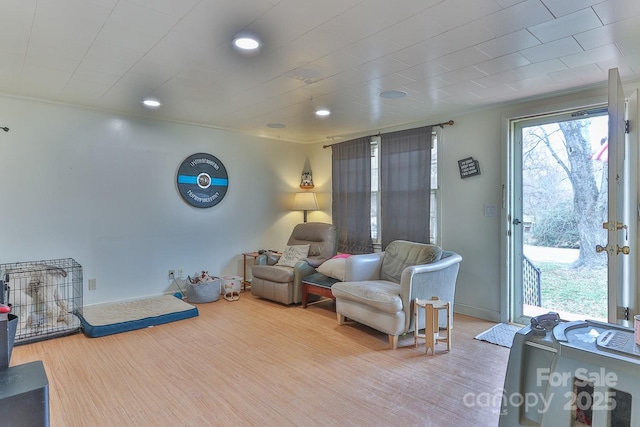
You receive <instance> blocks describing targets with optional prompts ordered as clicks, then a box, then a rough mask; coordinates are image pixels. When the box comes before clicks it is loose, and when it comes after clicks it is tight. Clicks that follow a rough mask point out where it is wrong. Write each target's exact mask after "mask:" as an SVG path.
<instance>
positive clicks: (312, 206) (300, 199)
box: [293, 192, 319, 222]
mask: <svg viewBox="0 0 640 427" xmlns="http://www.w3.org/2000/svg"><path fill="white" fill-rule="evenodd" d="M318 209H319V208H318V199H316V193H311V192H309V193H296V195H295V197H294V198H293V210H294V211H304V222H307V211H316V210H318Z"/></svg>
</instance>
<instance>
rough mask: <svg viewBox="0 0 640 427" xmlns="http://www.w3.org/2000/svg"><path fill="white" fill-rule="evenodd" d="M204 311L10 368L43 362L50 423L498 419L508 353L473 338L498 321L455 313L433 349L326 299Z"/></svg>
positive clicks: (47, 348) (40, 349)
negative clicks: (341, 314) (393, 342)
mask: <svg viewBox="0 0 640 427" xmlns="http://www.w3.org/2000/svg"><path fill="white" fill-rule="evenodd" d="M198 309H199V311H200V316H199V317H197V318H194V319H188V320H183V321H179V322H174V323H170V324H166V325H161V326H156V327H153V328H148V329H144V330H139V331H133V332H127V333H123V334H118V335H111V336H107V337H103V338H87V337H85V336H84V335H81V334H76V335H72V336H68V337H63V338H56V339H53V340H49V341H43V342H39V343H33V344H27V345H22V346H17V347H15V348H14V350H13V356H12V359H11V365H18V364H22V363H26V362H30V361H34V360H42V361H43V362H44V365H45V369H46V371H47V376H48V378H49V384H50V385H49V387H50V390H49V393H50V411H51V425H52V426H54V427H62V426H74V427H75V426H210V425H224V426H230V425H260V426H315V425H317V426H387V425H388V426H391V425H394V426H447V425H448V426H463V425H469V426H496V425H497V424H498V415H497V412H498V409H499V407H498V406H497V405H496V404H495V403H497V404H498V405H499V395H500V393H501V389H502V387H503V381H504V374H505V371H506V365H507V359H508V356H509V349H507V348H503V347H499V346H496V345H493V344H488V343H485V342H481V341H478V340H474V339H473V337H474V336H475V335H477V334H478V333H480V332H482V331H484V330H486V329H488V328H489V327H490V326H492V325H493V323H491V322H487V321H483V320H478V319H474V318H471V317H466V316H462V315H456V316H455V317H454V319H455V327H454V329H453V340H452V351H451V352H450V353H446V352H439V353H438V352H437V353H436V355H435V356H426V355H425V354H424V347H420V348H418V349H416V348H414V347H413V336H406V337H401V338H400V342H399V348H398V350H395V351H394V350H388V339H387V336H386V335H383V334H381V333H379V332H376V331H374V330H372V329H370V328H367V327H365V326H362V325H357V324H350V325H345V326H338V325H337V321H336V316H335V312H334V308H333V303H332V302H331V301H326V302H321V303H318V304H315V305H310V306H309V308H307V309H303V308H301V307H300V306H290V307H285V306H282V305H280V304H277V303H273V302H269V301H265V300H261V299H258V298H255V297H253V296H251V294H250V292H243V293H242V294H241V298H240V300H239V301H236V302H228V301H225V300H223V299H221V300H220V301H217V302H214V303H210V304H200V305H198ZM445 346H446V344H438V349H439V350H441V349H443V348H445ZM465 396H466V399H465ZM474 396H480V397H484V399H479V400H478V401H476V400H475V399H474V398H473V397H474ZM495 396H498V398H497V399H494V397H495ZM487 397H491V400H494V402H493V404H492V405H489V406H487V405H486V402H487ZM465 402H466V403H465ZM474 402H479V403H477V404H475V405H470V404H469V403H471V404H473V403H474ZM471 406H473V407H471Z"/></svg>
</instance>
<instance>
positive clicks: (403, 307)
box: [331, 240, 462, 349]
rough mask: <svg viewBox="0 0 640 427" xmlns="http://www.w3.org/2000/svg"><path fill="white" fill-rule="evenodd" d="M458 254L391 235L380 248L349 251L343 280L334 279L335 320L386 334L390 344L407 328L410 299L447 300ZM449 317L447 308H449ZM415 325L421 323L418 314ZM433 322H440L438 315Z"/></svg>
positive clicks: (451, 295) (409, 327)
mask: <svg viewBox="0 0 640 427" xmlns="http://www.w3.org/2000/svg"><path fill="white" fill-rule="evenodd" d="M461 261H462V257H461V256H460V255H458V254H457V253H455V252H451V251H443V250H441V249H440V248H439V247H437V246H434V245H427V244H423V243H414V242H407V241H403V240H396V241H394V242H391V243H390V244H389V245H388V246H387V247H386V248H385V251H384V252H379V253H372V254H363V255H352V256H350V257H349V258H347V260H346V264H345V281H344V282H338V283H336V284H334V285H333V286H332V288H331V292H332V293H333V296H334V297H335V299H336V313H337V316H338V324H340V325H343V324H345V321H346V319H350V320H354V321H356V322H358V323H362V324H364V325H367V326H370V327H371V328H374V329H376V330H379V331H381V332H384V333H386V334H388V335H389V345H390V346H391V348H392V349H396V348H397V347H398V336H399V335H400V334H404V333H406V332H410V331H413V329H414V324H413V323H414V320H413V304H412V301H413V300H414V299H415V298H431V297H432V296H437V297H438V298H440V299H441V300H443V301H449V302H450V303H451V305H450V310H451V311H453V302H454V297H455V287H456V279H457V277H458V270H459V268H460V262H461ZM450 314H451V316H450V318H451V319H452V320H451V322H453V313H450ZM420 323H421V324H420V325H418V330H420V329H423V328H424V318H423V317H421V319H420ZM439 326H441V327H444V326H446V317H445V316H444V315H442V316H441V318H440V320H439Z"/></svg>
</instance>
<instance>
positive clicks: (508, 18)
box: [477, 0, 553, 37]
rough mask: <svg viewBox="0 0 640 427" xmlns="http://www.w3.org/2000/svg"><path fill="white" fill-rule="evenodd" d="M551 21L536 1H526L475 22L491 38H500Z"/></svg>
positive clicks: (546, 11)
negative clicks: (487, 32)
mask: <svg viewBox="0 0 640 427" xmlns="http://www.w3.org/2000/svg"><path fill="white" fill-rule="evenodd" d="M551 19H553V15H551V13H550V12H549V10H548V9H547V8H546V7H545V6H544V5H543V4H542V3H541V2H540V1H538V0H528V1H525V2H521V3H517V4H515V5H514V6H511V7H508V8H506V9H503V10H500V11H498V12H495V13H493V14H491V15H488V16H485V17H483V18H480V19H478V20H477V23H478V24H479V25H481V26H482V27H483V28H485V29H486V30H487V31H489V32H490V33H491V34H492V35H493V37H500V36H503V35H505V34H510V33H513V32H516V31H519V30H523V29H525V28H529V27H532V26H534V25H538V24H541V23H544V22H547V21H549V20H551Z"/></svg>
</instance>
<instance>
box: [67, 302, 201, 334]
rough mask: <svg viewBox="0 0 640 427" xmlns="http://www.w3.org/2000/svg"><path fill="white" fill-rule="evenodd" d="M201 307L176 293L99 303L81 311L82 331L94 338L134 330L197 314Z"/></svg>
mask: <svg viewBox="0 0 640 427" xmlns="http://www.w3.org/2000/svg"><path fill="white" fill-rule="evenodd" d="M197 315H198V309H197V308H196V307H194V306H193V305H191V304H188V303H186V302H184V301H183V300H181V299H179V298H176V297H174V296H173V295H160V296H155V297H150V298H143V299H136V300H128V301H119V302H114V303H108V304H97V305H90V306H87V307H84V308H83V309H82V314H79V317H80V322H81V323H82V331H83V332H84V334H85V335H87V336H88V337H91V338H95V337H102V336H105V335H111V334H117V333H120V332H127V331H133V330H136V329H142V328H147V327H149V326H154V325H161V324H163V323H169V322H174V321H176V320H183V319H188V318H191V317H196V316H197Z"/></svg>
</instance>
